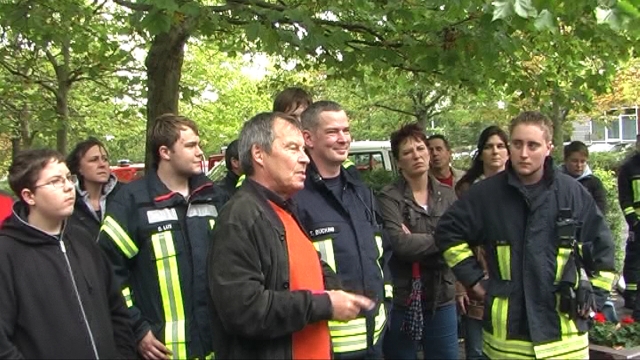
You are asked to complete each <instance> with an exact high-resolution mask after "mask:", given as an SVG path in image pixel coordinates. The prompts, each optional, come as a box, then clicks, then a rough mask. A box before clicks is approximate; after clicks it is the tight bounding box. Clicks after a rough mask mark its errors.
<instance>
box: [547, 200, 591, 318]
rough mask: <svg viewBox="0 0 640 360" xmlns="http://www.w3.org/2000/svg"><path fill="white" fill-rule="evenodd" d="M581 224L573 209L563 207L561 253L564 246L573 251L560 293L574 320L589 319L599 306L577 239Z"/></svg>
mask: <svg viewBox="0 0 640 360" xmlns="http://www.w3.org/2000/svg"><path fill="white" fill-rule="evenodd" d="M578 225H579V224H578V222H577V221H576V220H575V219H574V218H573V214H572V211H571V209H568V208H563V209H560V210H559V212H558V219H557V220H556V233H557V237H558V246H559V254H561V252H560V249H568V250H569V251H568V254H567V259H566V263H565V265H564V269H563V270H562V277H561V278H560V282H559V284H558V288H557V292H558V293H559V294H560V311H561V312H563V313H565V314H567V315H569V316H570V317H571V318H572V319H574V320H578V319H580V318H582V319H585V318H588V317H589V314H590V313H591V311H592V310H593V309H595V296H594V293H593V287H592V286H591V282H590V281H589V277H588V276H587V270H586V269H585V267H584V262H583V260H582V256H581V254H580V248H579V247H578V241H577V239H576V233H577V231H578Z"/></svg>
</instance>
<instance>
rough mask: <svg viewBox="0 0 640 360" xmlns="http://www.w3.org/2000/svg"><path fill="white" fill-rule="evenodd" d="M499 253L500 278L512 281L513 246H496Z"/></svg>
mask: <svg viewBox="0 0 640 360" xmlns="http://www.w3.org/2000/svg"><path fill="white" fill-rule="evenodd" d="M496 252H497V253H498V266H499V267H500V277H501V278H502V280H511V246H509V245H498V246H496Z"/></svg>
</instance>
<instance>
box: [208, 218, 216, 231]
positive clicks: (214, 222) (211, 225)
mask: <svg viewBox="0 0 640 360" xmlns="http://www.w3.org/2000/svg"><path fill="white" fill-rule="evenodd" d="M215 226H216V220H215V219H209V227H210V228H211V229H213V228H214V227H215Z"/></svg>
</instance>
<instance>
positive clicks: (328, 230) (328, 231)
mask: <svg viewBox="0 0 640 360" xmlns="http://www.w3.org/2000/svg"><path fill="white" fill-rule="evenodd" d="M339 232H340V228H339V227H337V226H326V227H321V228H317V229H315V230H311V231H309V236H311V237H316V236H321V235H333V234H337V233H339Z"/></svg>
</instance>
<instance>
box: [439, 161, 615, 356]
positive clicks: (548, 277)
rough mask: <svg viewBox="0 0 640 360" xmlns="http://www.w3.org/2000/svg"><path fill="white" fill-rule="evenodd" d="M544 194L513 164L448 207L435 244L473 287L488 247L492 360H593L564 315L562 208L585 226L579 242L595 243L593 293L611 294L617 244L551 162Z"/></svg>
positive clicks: (487, 328)
mask: <svg viewBox="0 0 640 360" xmlns="http://www.w3.org/2000/svg"><path fill="white" fill-rule="evenodd" d="M539 186H542V187H543V188H541V189H539V190H540V191H538V195H537V196H534V197H533V198H532V197H531V196H530V195H529V194H530V192H529V191H533V190H532V189H531V188H527V187H526V186H525V185H523V184H522V183H521V182H520V180H519V178H518V177H517V175H516V174H515V172H514V170H513V168H512V167H511V165H510V163H508V164H507V170H506V171H504V172H502V173H500V174H497V175H494V176H492V177H490V178H488V179H486V180H484V181H482V182H480V183H478V184H476V185H474V186H472V187H471V188H470V189H469V191H468V193H467V194H465V195H464V196H462V197H461V199H460V200H458V201H457V202H456V203H454V204H453V206H452V207H451V208H450V209H449V211H447V212H446V213H445V214H444V215H443V217H442V218H441V220H440V223H439V224H438V227H437V229H436V236H435V238H436V241H437V243H438V246H439V248H440V249H441V250H442V251H443V253H444V257H445V259H446V261H447V263H448V264H449V266H450V267H451V268H452V269H453V271H454V273H455V274H456V277H457V278H458V280H459V281H460V282H462V283H463V284H464V285H465V286H466V287H472V286H473V285H475V284H476V283H477V282H478V281H480V280H481V279H482V278H483V276H484V274H483V270H482V268H481V267H480V264H479V263H478V261H477V260H476V258H475V257H474V256H473V253H472V251H471V248H472V247H474V246H482V247H483V248H484V250H485V252H486V260H487V265H488V270H489V279H488V284H486V285H485V286H484V288H485V289H486V291H487V295H486V298H485V313H484V320H483V327H484V334H483V337H484V345H483V351H484V353H485V354H486V355H487V356H488V357H489V358H494V359H506V358H514V357H518V358H521V357H524V358H554V359H558V358H577V359H586V358H588V357H589V352H588V345H589V340H588V335H587V333H586V332H584V331H579V330H578V325H577V324H576V322H575V321H574V320H572V319H570V318H569V317H568V316H567V314H565V313H562V312H560V311H559V310H558V309H559V294H558V293H557V292H556V290H557V285H558V283H559V281H560V279H561V278H562V271H563V269H564V265H565V264H566V262H567V260H568V259H569V255H570V253H571V249H572V247H563V246H559V244H560V242H559V241H558V237H557V234H556V230H555V229H556V221H557V219H558V209H559V208H570V209H571V210H572V212H573V215H572V216H573V218H574V219H575V220H577V221H578V222H579V223H581V224H582V225H581V226H582V228H581V231H579V232H578V238H577V241H578V243H582V245H583V247H586V246H588V247H589V249H590V251H591V257H592V261H590V262H589V263H588V264H585V265H588V268H587V269H586V270H587V271H588V273H589V274H590V275H591V279H590V280H591V283H592V285H593V286H594V288H595V289H594V290H596V291H601V292H608V291H609V290H610V289H611V284H612V282H613V274H614V260H613V259H614V257H613V255H614V245H613V241H612V238H611V233H610V231H609V229H608V227H607V225H606V223H605V220H604V218H603V217H602V213H601V212H600V211H598V210H597V208H596V205H595V202H594V200H593V197H591V195H590V194H589V193H588V192H587V190H586V189H585V188H584V187H583V186H582V185H580V183H578V182H577V181H575V180H574V179H572V178H571V177H569V176H567V175H565V174H562V173H561V172H560V171H557V170H555V169H554V168H553V166H552V162H551V159H550V158H548V159H547V161H546V163H545V168H544V177H543V179H542V183H541V184H539Z"/></svg>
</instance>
